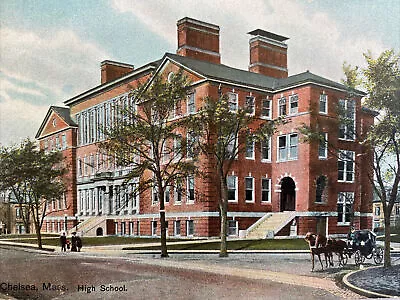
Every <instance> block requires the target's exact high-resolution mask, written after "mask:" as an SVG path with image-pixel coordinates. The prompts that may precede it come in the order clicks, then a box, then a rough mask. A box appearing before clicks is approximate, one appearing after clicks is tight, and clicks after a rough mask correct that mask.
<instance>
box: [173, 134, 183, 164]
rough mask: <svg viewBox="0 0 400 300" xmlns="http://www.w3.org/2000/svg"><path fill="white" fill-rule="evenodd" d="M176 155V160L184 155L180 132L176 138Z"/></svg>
mask: <svg viewBox="0 0 400 300" xmlns="http://www.w3.org/2000/svg"><path fill="white" fill-rule="evenodd" d="M174 155H175V157H174V158H175V159H176V160H180V159H181V157H182V136H181V135H180V134H179V135H177V136H176V137H175V139H174Z"/></svg>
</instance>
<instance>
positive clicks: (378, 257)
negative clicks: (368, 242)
mask: <svg viewBox="0 0 400 300" xmlns="http://www.w3.org/2000/svg"><path fill="white" fill-rule="evenodd" d="M372 254H373V256H374V262H375V263H376V264H380V263H381V262H382V260H383V250H382V248H381V247H377V248H375V249H374V250H373V251H372Z"/></svg>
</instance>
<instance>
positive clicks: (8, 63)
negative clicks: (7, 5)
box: [0, 26, 111, 145]
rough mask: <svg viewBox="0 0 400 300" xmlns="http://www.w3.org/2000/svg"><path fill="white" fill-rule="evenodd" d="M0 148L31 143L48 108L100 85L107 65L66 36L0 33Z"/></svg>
mask: <svg viewBox="0 0 400 300" xmlns="http://www.w3.org/2000/svg"><path fill="white" fill-rule="evenodd" d="M0 40H1V43H0V54H1V55H0V117H1V119H0V144H4V145H7V144H10V143H12V142H14V141H16V140H18V139H21V138H25V137H27V136H29V137H31V138H32V137H34V135H35V133H36V131H37V130H38V128H39V126H40V124H41V122H42V120H43V117H44V116H45V113H46V111H47V109H48V108H49V105H62V102H63V101H64V100H66V99H68V98H69V97H72V96H74V95H76V94H77V93H81V92H83V91H85V90H87V89H89V88H92V87H93V86H96V85H98V84H100V66H99V62H100V61H102V60H104V59H111V55H108V54H107V53H106V52H105V51H103V50H102V49H101V48H100V47H99V46H97V45H95V44H93V43H90V42H87V41H85V40H84V39H81V38H80V37H79V36H78V35H77V34H75V33H74V32H73V31H70V30H41V31H28V30H20V29H15V28H10V27H6V26H2V27H1V28H0Z"/></svg>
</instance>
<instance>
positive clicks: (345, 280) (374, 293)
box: [342, 266, 395, 298]
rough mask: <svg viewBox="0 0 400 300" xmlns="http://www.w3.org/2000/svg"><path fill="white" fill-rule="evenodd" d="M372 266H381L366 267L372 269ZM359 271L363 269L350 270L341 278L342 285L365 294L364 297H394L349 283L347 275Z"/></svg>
mask: <svg viewBox="0 0 400 300" xmlns="http://www.w3.org/2000/svg"><path fill="white" fill-rule="evenodd" d="M372 268H381V267H380V266H378V267H369V268H368V269H372ZM361 271H363V270H356V271H352V272H350V273H348V274H346V275H345V276H344V277H343V279H342V281H343V283H344V285H346V286H347V287H348V288H349V289H350V290H352V291H354V292H356V293H357V294H360V295H362V296H366V297H371V298H393V297H395V296H392V295H386V294H380V293H376V292H372V291H369V290H366V289H363V288H360V287H358V286H355V285H354V284H351V283H350V282H349V281H348V279H347V278H348V277H349V276H351V275H353V274H356V273H358V272H361Z"/></svg>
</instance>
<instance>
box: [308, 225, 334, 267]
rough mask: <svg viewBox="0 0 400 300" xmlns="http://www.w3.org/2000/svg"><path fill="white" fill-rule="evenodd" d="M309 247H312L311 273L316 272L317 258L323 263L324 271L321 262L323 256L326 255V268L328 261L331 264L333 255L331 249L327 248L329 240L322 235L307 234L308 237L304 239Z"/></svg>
mask: <svg viewBox="0 0 400 300" xmlns="http://www.w3.org/2000/svg"><path fill="white" fill-rule="evenodd" d="M304 239H305V240H306V242H307V243H308V246H309V247H310V254H311V264H312V268H311V272H312V271H314V265H315V256H318V259H319V262H320V263H321V267H322V270H324V265H323V264H322V261H321V254H322V253H323V254H324V255H325V265H326V268H327V267H328V260H329V263H330V264H332V263H331V259H330V256H331V255H332V254H331V252H330V251H329V249H328V248H327V247H326V243H327V239H326V237H325V236H324V235H322V234H315V233H311V232H307V234H306V236H305V237H304Z"/></svg>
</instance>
